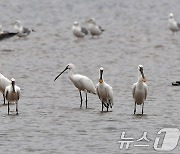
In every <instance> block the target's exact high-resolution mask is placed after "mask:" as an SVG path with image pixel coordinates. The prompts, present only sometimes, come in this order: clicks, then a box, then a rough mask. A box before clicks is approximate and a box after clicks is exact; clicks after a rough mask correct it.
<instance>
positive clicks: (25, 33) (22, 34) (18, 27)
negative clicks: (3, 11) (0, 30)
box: [12, 20, 34, 37]
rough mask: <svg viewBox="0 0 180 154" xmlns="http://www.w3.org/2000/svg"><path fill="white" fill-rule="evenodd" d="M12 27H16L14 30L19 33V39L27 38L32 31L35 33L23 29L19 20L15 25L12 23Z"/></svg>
mask: <svg viewBox="0 0 180 154" xmlns="http://www.w3.org/2000/svg"><path fill="white" fill-rule="evenodd" d="M12 25H14V29H15V30H16V31H17V36H19V37H26V36H28V35H29V34H30V33H31V31H34V30H33V29H32V30H30V29H28V28H25V27H23V26H22V23H21V21H19V20H16V21H15V22H14V23H12Z"/></svg>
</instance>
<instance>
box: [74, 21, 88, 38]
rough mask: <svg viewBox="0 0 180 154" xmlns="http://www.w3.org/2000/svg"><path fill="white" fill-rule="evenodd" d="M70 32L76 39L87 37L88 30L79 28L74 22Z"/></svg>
mask: <svg viewBox="0 0 180 154" xmlns="http://www.w3.org/2000/svg"><path fill="white" fill-rule="evenodd" d="M72 32H73V34H74V36H75V37H77V38H80V37H84V36H85V35H88V30H87V29H86V28H84V27H81V26H80V25H79V23H78V22H77V21H75V22H74V24H73V26H72Z"/></svg>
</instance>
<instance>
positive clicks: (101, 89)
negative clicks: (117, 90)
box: [96, 67, 113, 111]
mask: <svg viewBox="0 0 180 154" xmlns="http://www.w3.org/2000/svg"><path fill="white" fill-rule="evenodd" d="M103 71H104V69H103V67H101V68H100V78H99V83H98V84H97V86H96V92H97V94H98V96H99V99H100V100H101V102H102V111H103V107H104V106H105V107H106V108H107V111H108V109H109V107H111V108H112V106H113V89H112V87H111V86H110V85H108V84H107V83H106V82H105V81H104V80H103V77H102V76H103Z"/></svg>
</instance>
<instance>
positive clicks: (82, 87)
mask: <svg viewBox="0 0 180 154" xmlns="http://www.w3.org/2000/svg"><path fill="white" fill-rule="evenodd" d="M66 70H68V71H69V72H68V74H69V79H70V80H71V81H72V82H73V84H74V85H75V87H76V88H78V90H79V93H80V99H81V104H80V107H82V101H83V99H82V94H81V91H84V92H85V94H86V108H87V93H92V94H96V88H95V86H94V84H93V82H92V81H91V79H89V78H88V77H86V76H83V75H80V74H74V71H75V66H74V65H73V64H68V65H67V66H66V68H65V69H64V70H63V71H62V72H61V73H60V74H59V75H58V76H57V77H56V78H55V79H54V81H55V80H56V79H57V78H58V77H59V76H60V75H61V74H62V73H64V72H65V71H66Z"/></svg>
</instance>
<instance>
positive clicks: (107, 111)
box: [106, 104, 109, 112]
mask: <svg viewBox="0 0 180 154" xmlns="http://www.w3.org/2000/svg"><path fill="white" fill-rule="evenodd" d="M106 108H107V112H108V109H109V104H107V107H106Z"/></svg>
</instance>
